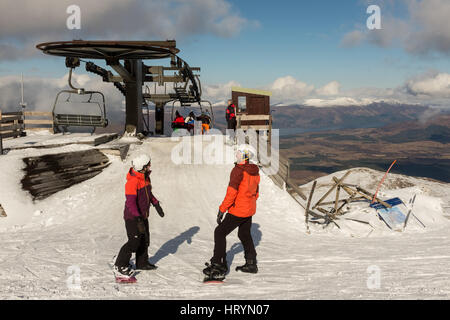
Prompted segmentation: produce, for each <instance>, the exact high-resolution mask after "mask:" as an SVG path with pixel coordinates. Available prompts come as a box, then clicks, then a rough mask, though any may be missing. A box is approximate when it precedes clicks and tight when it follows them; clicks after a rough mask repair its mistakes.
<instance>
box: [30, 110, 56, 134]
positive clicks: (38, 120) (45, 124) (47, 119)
mask: <svg viewBox="0 0 450 320" xmlns="http://www.w3.org/2000/svg"><path fill="white" fill-rule="evenodd" d="M23 114H24V124H25V131H35V130H43V129H47V130H50V131H52V132H53V114H52V113H51V112H42V111H25V112H24V113H23Z"/></svg>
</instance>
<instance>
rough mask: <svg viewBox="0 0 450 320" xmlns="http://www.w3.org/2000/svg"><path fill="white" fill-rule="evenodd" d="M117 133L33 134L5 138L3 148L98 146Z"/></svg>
mask: <svg viewBox="0 0 450 320" xmlns="http://www.w3.org/2000/svg"><path fill="white" fill-rule="evenodd" d="M118 137H119V135H118V134H117V133H105V134H98V135H97V134H94V135H91V134H89V133H71V134H65V135H63V134H49V133H43V134H42V135H41V134H33V135H29V136H26V137H21V138H17V139H9V140H3V148H4V149H9V150H21V149H28V148H58V147H62V146H66V145H70V144H87V145H91V146H98V145H101V144H104V143H107V142H110V141H112V140H114V139H117V138H118Z"/></svg>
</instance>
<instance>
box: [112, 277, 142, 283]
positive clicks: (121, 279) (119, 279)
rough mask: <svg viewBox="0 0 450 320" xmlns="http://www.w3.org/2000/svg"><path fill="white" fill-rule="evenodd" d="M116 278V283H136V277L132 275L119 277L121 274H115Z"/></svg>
mask: <svg viewBox="0 0 450 320" xmlns="http://www.w3.org/2000/svg"><path fill="white" fill-rule="evenodd" d="M115 278H116V283H136V282H137V279H136V277H135V276H132V277H125V276H123V277H121V276H115Z"/></svg>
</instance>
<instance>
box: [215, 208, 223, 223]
mask: <svg viewBox="0 0 450 320" xmlns="http://www.w3.org/2000/svg"><path fill="white" fill-rule="evenodd" d="M224 214H225V213H224V212H222V211H220V210H219V212H218V213H217V224H221V223H222V218H223V215H224Z"/></svg>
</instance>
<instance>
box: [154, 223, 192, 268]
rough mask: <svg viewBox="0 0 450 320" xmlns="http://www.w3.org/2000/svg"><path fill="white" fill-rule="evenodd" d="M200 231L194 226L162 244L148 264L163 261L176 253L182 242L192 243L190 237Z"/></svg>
mask: <svg viewBox="0 0 450 320" xmlns="http://www.w3.org/2000/svg"><path fill="white" fill-rule="evenodd" d="M199 230H200V227H198V226H195V227H192V228H190V229H189V230H187V231H185V232H183V233H181V234H180V235H178V236H177V237H175V238H173V239H171V240H169V241H167V242H166V243H164V244H163V245H162V246H161V248H159V249H158V251H156V253H155V254H154V255H153V257H151V258H150V259H149V262H150V263H152V264H155V265H156V263H158V261H160V260H161V259H164V258H165V257H167V256H168V255H169V254H174V253H175V252H177V250H178V248H179V247H180V246H181V245H182V244H183V242H185V241H186V242H187V243H188V244H191V243H192V237H194V235H195V234H196V233H197V232H198V231H199Z"/></svg>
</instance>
